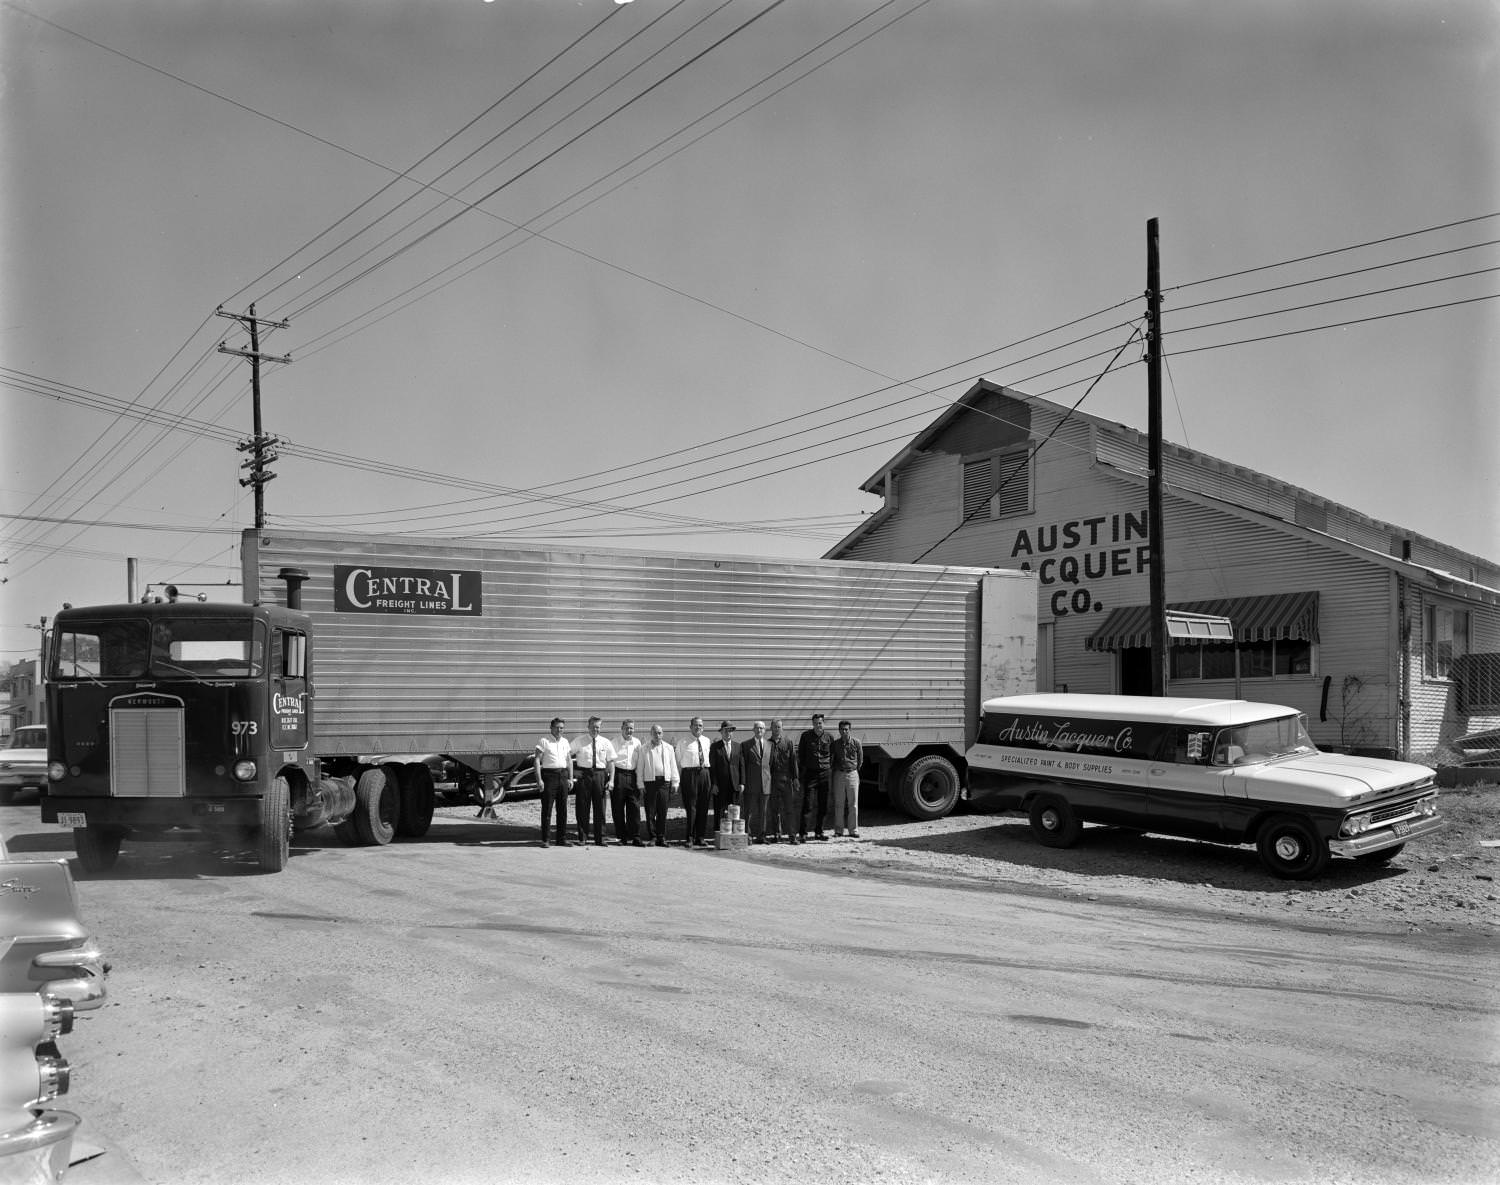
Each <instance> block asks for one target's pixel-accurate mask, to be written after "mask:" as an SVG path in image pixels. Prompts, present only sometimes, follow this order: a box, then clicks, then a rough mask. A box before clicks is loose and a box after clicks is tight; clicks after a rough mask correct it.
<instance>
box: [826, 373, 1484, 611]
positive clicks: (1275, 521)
mask: <svg viewBox="0 0 1500 1185" xmlns="http://www.w3.org/2000/svg"><path fill="white" fill-rule="evenodd" d="M994 396H1003V397H1006V398H1010V399H1014V400H1016V401H1017V402H1020V403H1024V404H1026V405H1028V406H1030V407H1033V408H1043V409H1046V410H1047V411H1050V412H1053V413H1055V414H1057V415H1060V416H1063V417H1066V418H1068V419H1071V420H1074V421H1077V422H1081V423H1085V424H1088V425H1090V426H1091V427H1092V428H1093V430H1094V432H1095V433H1096V439H1098V438H1099V437H1100V436H1102V437H1104V438H1107V439H1109V440H1112V441H1115V442H1118V443H1120V444H1123V445H1125V446H1126V447H1139V448H1140V449H1141V450H1142V451H1143V453H1144V450H1145V448H1146V446H1147V443H1148V438H1147V435H1146V433H1145V432H1142V431H1141V430H1139V429H1137V428H1132V427H1130V426H1129V425H1128V424H1122V423H1119V422H1117V421H1114V420H1106V419H1103V418H1101V417H1099V416H1095V415H1091V414H1089V413H1088V412H1082V411H1075V410H1072V409H1070V408H1068V407H1065V406H1063V405H1062V404H1059V403H1053V402H1052V401H1051V400H1047V399H1042V398H1039V397H1037V396H1033V395H1027V394H1025V393H1024V392H1022V391H1017V390H1015V389H1014V388H1012V387H1003V386H1000V385H999V384H997V383H992V382H990V381H989V380H988V379H979V380H978V381H977V382H975V384H974V385H973V386H972V387H970V388H969V389H968V391H966V392H965V393H964V394H963V396H962V397H960V398H959V399H956V400H955V401H954V402H953V403H951V404H949V405H948V407H947V408H945V409H944V410H943V412H942V413H941V414H940V415H939V416H938V417H937V418H936V419H934V420H933V421H932V423H930V424H928V425H927V426H926V427H925V428H923V429H922V430H921V431H920V432H918V433H917V434H916V435H915V436H914V437H912V439H911V441H910V442H908V443H907V444H906V445H905V446H904V447H903V448H902V449H901V451H900V452H898V453H897V454H896V455H895V456H894V457H892V458H891V459H890V460H889V461H887V462H886V463H885V464H884V465H882V466H881V467H880V469H879V470H877V471H876V472H875V473H874V474H872V475H871V476H870V477H868V478H866V479H865V481H864V482H863V483H862V484H861V486H860V488H861V489H862V490H864V491H866V492H867V493H871V494H876V495H878V496H885V495H886V488H885V486H886V479H887V477H888V475H890V474H891V473H896V472H900V471H901V470H902V469H903V468H905V467H906V465H907V464H909V463H910V462H911V461H912V460H913V459H914V458H915V457H916V456H917V455H918V454H920V453H922V452H924V451H926V450H927V448H928V446H929V445H930V444H931V443H932V442H933V441H934V440H936V439H938V438H939V437H941V436H942V435H943V433H945V432H946V431H947V430H948V428H949V427H950V426H951V425H952V424H954V422H955V421H957V420H958V419H959V418H960V417H962V416H964V415H966V414H968V413H969V412H971V411H972V410H974V408H975V406H976V405H977V404H978V402H979V401H980V400H981V399H984V398H987V397H994ZM1098 452H1099V450H1098V447H1097V445H1096V448H1095V453H1096V460H1098V461H1099V462H1100V463H1101V464H1103V465H1105V466H1107V467H1109V468H1110V469H1112V470H1114V471H1115V472H1116V473H1117V474H1118V475H1120V476H1123V477H1130V478H1135V479H1136V480H1140V481H1145V480H1146V477H1147V474H1146V473H1145V471H1144V469H1142V470H1141V471H1139V472H1136V471H1133V470H1132V469H1130V468H1128V467H1126V466H1122V465H1121V464H1119V462H1118V461H1117V460H1111V459H1108V458H1104V457H1101V456H1098ZM1162 457H1163V464H1164V465H1165V463H1166V462H1167V461H1168V460H1169V459H1175V460H1177V461H1179V462H1181V463H1183V464H1184V465H1186V466H1188V467H1190V468H1192V469H1194V470H1197V471H1199V472H1202V473H1205V474H1220V475H1225V476H1233V477H1234V478H1236V479H1237V480H1239V481H1242V482H1248V483H1250V484H1253V485H1256V486H1259V487H1260V488H1262V489H1264V490H1266V491H1268V492H1274V493H1279V494H1281V495H1282V496H1283V497H1286V498H1290V499H1293V500H1297V501H1304V502H1306V503H1308V504H1310V505H1314V506H1318V507H1321V508H1324V509H1327V510H1334V511H1336V512H1337V513H1338V514H1339V515H1340V516H1342V517H1345V518H1346V519H1348V520H1349V521H1353V522H1358V523H1360V524H1362V525H1363V526H1366V527H1368V528H1369V529H1370V530H1371V531H1373V532H1376V533H1381V534H1384V535H1385V536H1387V537H1389V538H1404V539H1410V540H1412V541H1413V542H1414V543H1415V542H1416V541H1420V542H1421V543H1422V544H1423V545H1424V547H1425V548H1427V549H1429V550H1434V551H1438V552H1441V553H1442V554H1443V555H1445V556H1447V557H1451V558H1452V560H1453V563H1454V566H1455V567H1462V568H1475V569H1486V570H1488V571H1489V572H1495V571H1500V563H1497V561H1494V560H1490V559H1486V558H1485V557H1483V556H1478V555H1474V554H1472V553H1470V552H1466V551H1463V550H1462V549H1460V548H1457V547H1454V546H1452V545H1450V544H1446V543H1443V542H1442V541H1440V540H1438V539H1434V538H1432V537H1430V536H1427V535H1422V534H1420V533H1418V532H1416V531H1411V530H1408V529H1406V528H1405V527H1400V526H1396V525H1394V524H1392V523H1388V522H1385V521H1384V520H1381V519H1376V518H1371V517H1370V516H1369V515H1366V514H1364V513H1362V512H1361V511H1358V510H1355V509H1354V508H1353V507H1350V506H1345V505H1343V504H1341V503H1338V502H1334V501H1333V500H1332V499H1329V498H1325V497H1323V496H1322V495H1320V494H1315V493H1313V492H1312V491H1310V490H1306V489H1303V488H1302V487H1300V486H1296V485H1293V484H1291V483H1290V482H1286V481H1282V480H1280V479H1278V478H1274V477H1271V476H1269V475H1267V474H1264V473H1260V472H1258V471H1256V470H1254V469H1249V468H1247V467H1245V466H1243V465H1235V464H1232V463H1231V462H1228V461H1223V460H1220V459H1219V458H1217V457H1214V456H1211V455H1210V454H1208V453H1204V452H1200V451H1198V450H1197V449H1192V448H1188V447H1187V446H1186V445H1181V444H1176V443H1174V442H1172V441H1168V440H1163V441H1162ZM1167 488H1168V489H1170V490H1171V492H1172V493H1173V494H1174V495H1178V496H1186V497H1189V498H1191V499H1193V500H1200V501H1207V502H1211V503H1214V504H1216V505H1218V506H1220V507H1222V508H1224V509H1228V510H1231V511H1233V512H1234V513H1235V514H1237V515H1241V516H1243V517H1246V518H1250V519H1254V520H1255V521H1257V522H1263V523H1266V524H1268V525H1272V526H1274V527H1276V528H1277V529H1281V530H1286V531H1288V532H1290V533H1293V534H1297V535H1302V536H1304V537H1316V538H1319V539H1321V540H1323V541H1325V542H1332V543H1337V544H1340V545H1342V547H1343V548H1345V549H1349V550H1352V551H1355V552H1357V553H1358V554H1359V555H1360V556H1361V557H1362V558H1368V559H1371V560H1374V561H1377V562H1380V563H1382V564H1383V565H1386V566H1389V567H1392V568H1395V569H1399V570H1404V571H1405V573H1406V574H1407V575H1409V576H1411V577H1413V578H1414V579H1419V580H1421V581H1422V582H1423V583H1424V584H1426V585H1428V586H1429V587H1434V588H1438V589H1440V590H1442V591H1446V592H1452V593H1454V594H1455V595H1459V596H1470V597H1475V598H1477V599H1479V600H1483V601H1486V602H1488V603H1491V604H1496V603H1500V589H1497V588H1495V587H1493V586H1492V585H1490V584H1486V583H1482V582H1479V581H1475V580H1472V579H1469V578H1467V577H1465V576H1460V575H1458V574H1457V573H1455V572H1452V571H1448V570H1446V569H1444V568H1440V567H1436V566H1434V565H1433V564H1430V563H1416V562H1413V561H1411V560H1407V559H1402V558H1401V557H1398V556H1393V555H1389V554H1386V553H1384V552H1380V551H1377V550H1375V549H1373V548H1370V547H1368V546H1367V545H1365V544H1362V543H1359V542H1357V541H1353V540H1349V539H1346V538H1344V537H1343V536H1341V535H1338V534H1336V533H1333V532H1330V531H1319V530H1316V529H1314V528H1312V527H1307V526H1304V525H1302V524H1300V523H1294V522H1292V521H1290V520H1288V519H1286V518H1282V517H1280V516H1278V515H1275V514H1270V513H1268V512H1266V511H1265V510H1262V509H1259V508H1257V507H1253V506H1247V505H1245V504H1243V503H1241V502H1236V501H1234V500H1231V499H1228V498H1225V497H1224V496H1222V495H1221V494H1215V493H1212V492H1211V491H1209V490H1204V489H1192V488H1191V487H1188V488H1183V487H1182V486H1181V485H1180V484H1179V483H1176V482H1168V483H1167ZM888 510H889V506H887V507H884V508H882V510H881V511H877V512H876V513H875V514H874V515H872V516H870V517H869V518H867V519H866V520H865V521H864V522H862V523H860V524H859V525H858V526H856V527H855V528H854V530H852V531H851V532H850V533H849V534H848V535H846V536H845V537H844V538H843V539H841V540H840V541H839V542H838V543H837V544H835V545H834V547H833V548H831V549H830V550H829V551H828V552H827V555H828V556H829V557H834V556H838V555H840V554H841V553H843V552H844V551H846V550H847V549H848V548H849V547H850V546H852V545H853V544H854V543H855V542H856V541H857V540H859V539H861V538H863V537H864V536H865V535H867V534H868V533H869V532H870V531H871V530H873V529H874V528H875V527H876V526H877V525H879V523H880V522H882V521H884V519H885V518H887V517H889V515H888V513H887V511H888Z"/></svg>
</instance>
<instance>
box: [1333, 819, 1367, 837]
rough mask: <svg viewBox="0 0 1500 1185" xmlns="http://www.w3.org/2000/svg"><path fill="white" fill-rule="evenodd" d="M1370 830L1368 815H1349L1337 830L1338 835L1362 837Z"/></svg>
mask: <svg viewBox="0 0 1500 1185" xmlns="http://www.w3.org/2000/svg"><path fill="white" fill-rule="evenodd" d="M1369 829H1370V816H1369V815H1350V816H1349V817H1348V818H1347V819H1345V820H1344V825H1343V826H1342V827H1340V828H1339V834H1340V835H1363V834H1364V833H1365V832H1366V831H1368V830H1369Z"/></svg>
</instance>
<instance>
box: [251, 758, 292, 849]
mask: <svg viewBox="0 0 1500 1185" xmlns="http://www.w3.org/2000/svg"><path fill="white" fill-rule="evenodd" d="M255 854H256V856H257V857H258V858H259V860H260V867H261V871H262V872H280V871H281V870H282V869H283V868H285V867H286V864H287V861H288V860H289V859H290V858H291V854H292V789H291V787H290V786H288V785H287V780H286V779H285V778H277V779H276V780H275V781H273V782H272V783H271V789H270V790H269V791H268V792H267V793H266V794H265V796H264V797H262V798H261V800H260V827H259V828H258V829H257V831H256V841H255Z"/></svg>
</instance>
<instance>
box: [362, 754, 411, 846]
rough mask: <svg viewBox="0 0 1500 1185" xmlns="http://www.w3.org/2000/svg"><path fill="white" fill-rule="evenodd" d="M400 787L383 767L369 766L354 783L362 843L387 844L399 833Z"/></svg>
mask: <svg viewBox="0 0 1500 1185" xmlns="http://www.w3.org/2000/svg"><path fill="white" fill-rule="evenodd" d="M400 797H401V796H400V791H399V789H398V788H397V787H396V786H395V785H393V784H392V782H391V779H390V778H388V777H387V776H386V772H385V770H383V769H367V770H365V772H364V773H362V774H360V775H359V781H358V782H356V783H355V785H354V814H353V815H352V816H351V818H352V819H353V820H354V827H355V830H356V831H357V832H358V834H359V842H360V843H362V844H367V845H368V844H388V843H390V842H391V839H392V838H393V837H394V836H395V834H396V812H397V809H398V807H399V799H400Z"/></svg>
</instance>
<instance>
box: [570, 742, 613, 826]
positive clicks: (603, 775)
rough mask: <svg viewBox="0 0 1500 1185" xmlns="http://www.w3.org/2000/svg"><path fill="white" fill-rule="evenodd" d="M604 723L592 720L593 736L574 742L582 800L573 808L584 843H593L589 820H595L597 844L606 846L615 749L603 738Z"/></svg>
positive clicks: (575, 766)
mask: <svg viewBox="0 0 1500 1185" xmlns="http://www.w3.org/2000/svg"><path fill="white" fill-rule="evenodd" d="M601 722H602V721H601V719H600V717H598V716H590V717H589V734H588V736H585V737H579V738H578V739H577V740H576V741H574V742H573V750H572V757H573V769H574V784H575V786H576V787H577V791H578V796H577V799H576V802H575V806H574V808H573V814H574V817H575V818H576V819H577V820H578V839H579V842H580V843H585V844H586V843H588V841H589V835H588V833H589V820H590V818H592V819H593V824H594V826H593V831H594V844H595V846H597V847H601V848H602V847H603V846H604V799H605V794H606V792H607V791H608V789H609V784H610V782H611V781H613V780H614V772H615V747H614V745H613V744H612V743H611V742H610V739H609V738H608V737H602V736H600V735H599V725H600V723H601Z"/></svg>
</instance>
